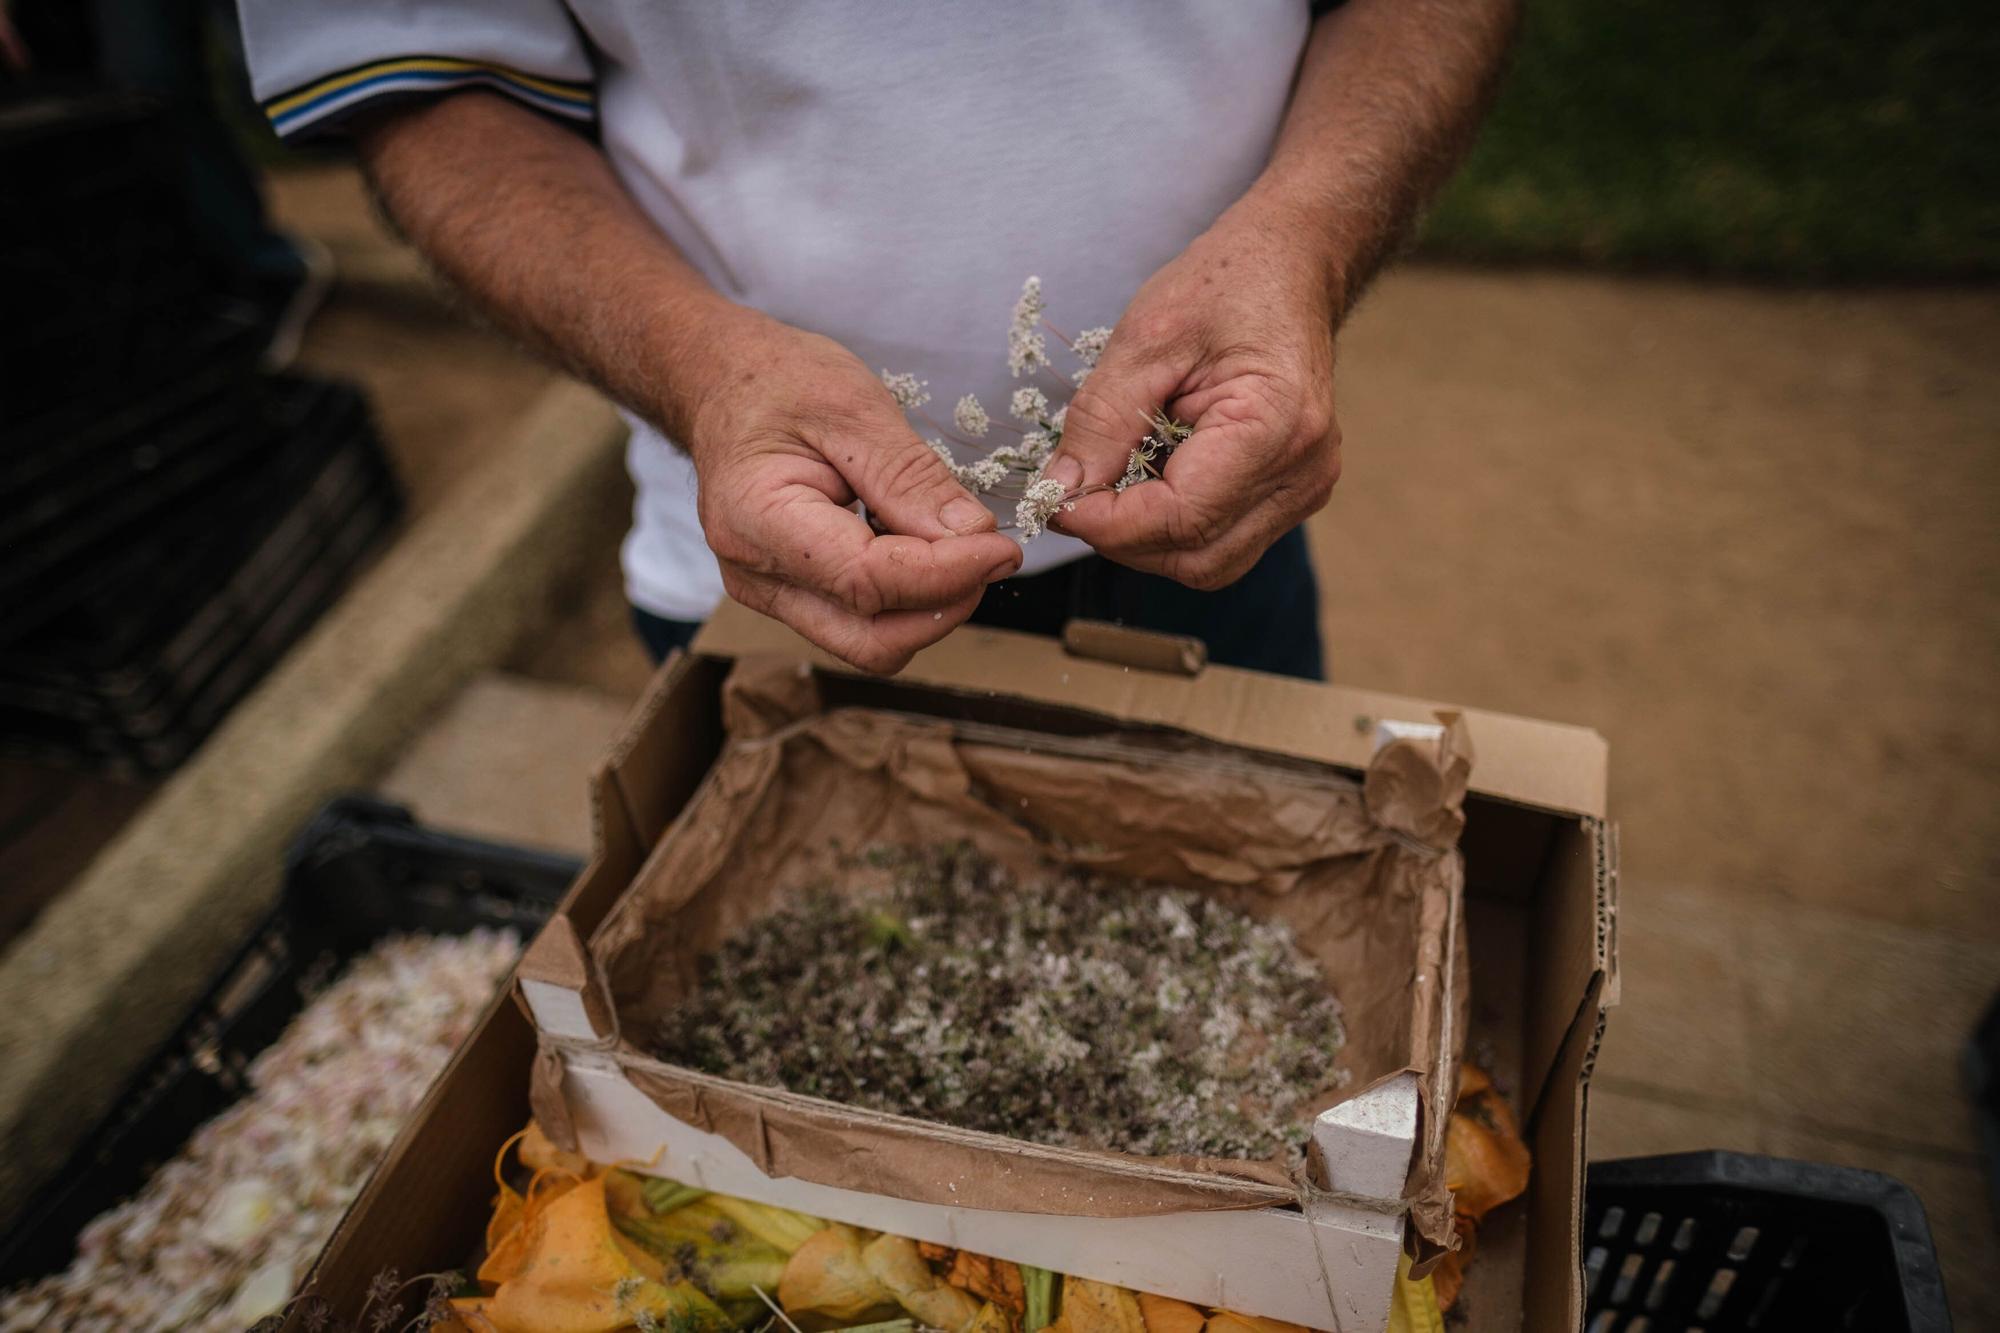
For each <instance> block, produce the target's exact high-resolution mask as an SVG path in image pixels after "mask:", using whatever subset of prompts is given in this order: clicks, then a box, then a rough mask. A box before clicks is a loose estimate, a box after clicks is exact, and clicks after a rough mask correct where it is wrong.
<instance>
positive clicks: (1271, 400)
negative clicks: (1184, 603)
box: [1047, 199, 1340, 588]
mask: <svg viewBox="0 0 2000 1333" xmlns="http://www.w3.org/2000/svg"><path fill="white" fill-rule="evenodd" d="M1298 236H1299V232H1298V230H1297V229H1296V228H1291V227H1287V226H1285V225H1283V220H1282V218H1281V217H1280V216H1278V215H1277V214H1276V212H1275V210H1266V209H1265V208H1264V207H1263V206H1262V205H1261V204H1260V203H1259V202H1258V201H1256V200H1254V199H1246V200H1244V201H1243V202H1242V203H1239V204H1238V205H1237V206H1236V208H1234V209H1232V210H1231V211H1230V212H1229V213H1227V214H1225V215H1224V216H1223V218H1222V219H1221V221H1219V222H1218V223H1217V224H1216V226H1215V227H1214V228H1212V229H1211V230H1209V231H1208V232H1207V233H1206V234H1204V235H1203V236H1202V237H1201V238H1200V239H1198V240H1197V241H1196V242H1195V243H1194V244H1193V245H1192V246H1190V247H1189V248H1188V249H1187V251H1186V252H1185V253H1184V254H1182V255H1181V256H1180V257H1179V258H1178V259H1176V260H1174V261H1173V262H1172V263H1170V264H1168V265H1167V266H1166V267H1165V268H1163V269H1161V270H1160V271H1159V272H1158V273H1155V274H1154V275H1153V277H1152V278H1151V279H1150V280H1148V281H1147V283H1146V285H1145V286H1144V287H1142V288H1140V289H1139V294H1138V296H1136V297H1135V298H1134V299H1133V301H1132V304H1131V305H1130V306H1128V307H1127V308H1126V311H1125V315H1124V317H1123V318H1122V319H1120V320H1119V321H1118V326H1117V328H1116V329H1114V330H1113V331H1112V334H1111V341H1110V342H1109V343H1108V344H1107V345H1106V346H1105V349H1104V353H1103V355H1102V357H1100V358H1099V360H1098V363H1097V368H1096V370H1094V371H1092V372H1091V375H1090V378H1089V379H1088V380H1086V381H1085V382H1084V385H1083V387H1082V388H1081V389H1079V390H1078V391H1077V395H1076V397H1075V398H1074V399H1072V400H1071V402H1070V405H1069V413H1068V416H1067V417H1066V418H1065V420H1064V425H1063V441H1062V447H1061V449H1060V450H1059V451H1058V453H1057V456H1056V458H1055V460H1054V461H1053V462H1051V463H1050V465H1049V469H1048V472H1047V475H1048V476H1050V477H1051V478H1053V479H1054V480H1056V481H1058V482H1061V483H1062V484H1063V486H1064V487H1065V489H1068V490H1072V491H1074V490H1077V489H1080V488H1083V487H1090V486H1101V485H1107V484H1109V483H1110V482H1113V481H1115V480H1117V478H1118V477H1119V476H1120V475H1121V474H1122V473H1123V472H1124V471H1125V461H1126V458H1127V457H1128V456H1129V455H1130V453H1131V451H1132V448H1133V446H1134V445H1136V444H1138V442H1139V440H1140V438H1141V437H1142V436H1144V435H1145V434H1146V432H1147V425H1146V422H1147V420H1148V418H1149V417H1151V416H1152V415H1153V414H1154V413H1155V412H1158V411H1161V410H1163V409H1164V410H1165V411H1166V412H1167V413H1168V415H1170V416H1173V417H1176V418H1178V419H1179V420H1181V421H1184V422H1187V423H1189V424H1191V425H1192V426H1193V427H1194V434H1193V435H1192V436H1190V437H1189V438H1188V439H1187V441H1186V442H1185V443H1183V444H1182V445H1181V446H1180V448H1179V449H1177V450H1176V451H1175V452H1174V454H1173V457H1172V458H1171V459H1169V460H1168V462H1167V465H1166V472H1165V476H1164V477H1163V479H1161V480H1157V481H1149V482H1146V483H1143V484H1141V485H1136V486H1132V487H1130V488H1128V489H1126V490H1125V491H1123V492H1120V493H1116V494H1114V493H1111V492H1109V491H1097V492H1095V493H1092V494H1089V495H1086V496H1083V497H1082V498H1080V499H1078V500H1077V501H1076V507H1075V508H1074V509H1073V510H1070V511H1068V512H1064V513H1060V514H1058V515H1057V516H1056V526H1058V527H1059V528H1061V530H1063V531H1064V532H1068V533H1071V534H1073V535H1075V536H1078V537H1081V538H1082V539H1083V540H1085V541H1087V542H1089V543H1090V544H1091V545H1092V546H1094V547H1096V548H1097V549H1098V550H1099V551H1100V552H1102V553H1103V554H1105V555H1107V556H1109V557H1111V558H1112V559H1113V560H1116V561H1118V562H1119V563H1121V564H1125V565H1130V566H1132V567H1133V568H1135V569H1143V570H1148V571H1150V572H1153V573H1156V574H1164V575H1166V576H1167V577H1168V578H1171V579H1174V580H1177V581H1178V582H1181V583H1185V584H1187V585H1188V586H1189V587H1193V588H1220V587H1223V586H1225V585H1227V584H1230V583H1234V582H1235V581H1236V580H1237V579H1239V578H1241V577H1242V576H1243V575H1244V574H1245V573H1247V572H1248V571H1249V569H1250V566H1252V565H1253V564H1255V563H1256V562H1257V558H1258V557H1259V556H1261V555H1262V554H1263V553H1264V551H1265V549H1266V548H1267V547H1269V546H1270V545H1271V543H1272V542H1274V541H1276V540H1277V539H1278V538H1279V537H1281V536H1283V535H1284V534H1285V533H1286V532H1288V531H1290V530H1291V529H1292V528H1293V527H1294V526H1295V525H1296V524H1298V523H1299V522H1300V521H1301V520H1302V519H1304V518H1305V517H1306V516H1308V515H1309V514H1312V513H1314V512H1315V511H1317V510H1318V509H1319V508H1320V507H1321V506H1322V505H1324V504H1325V503H1326V501H1327V496H1328V495H1329V494H1330V493H1331V492H1332V490H1333V484H1334V482H1336V481H1337V480H1339V478H1340V430H1339V427H1337V426H1336V425H1335V424H1334V417H1333V334H1334V319H1335V311H1334V305H1333V301H1332V299H1331V297H1330V296H1329V295H1328V293H1327V290H1326V285H1325V283H1324V282H1323V281H1322V279H1321V270H1320V269H1319V268H1318V267H1317V266H1316V265H1315V264H1314V263H1313V262H1312V260H1311V258H1310V256H1309V255H1307V254H1305V253H1304V252H1303V251H1302V249H1301V247H1300V245H1299V240H1298Z"/></svg>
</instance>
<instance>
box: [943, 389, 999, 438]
mask: <svg viewBox="0 0 2000 1333" xmlns="http://www.w3.org/2000/svg"><path fill="white" fill-rule="evenodd" d="M951 424H952V425H954V426H956V427H958V428H959V429H960V430H962V431H964V432H965V433H966V434H967V435H970V436H971V437H972V438H973V439H975V440H983V439H985V438H986V432H987V431H989V430H991V429H993V418H992V417H989V416H987V415H986V409H985V408H983V407H981V406H980V405H979V400H978V399H977V398H975V397H973V396H972V395H971V394H967V395H965V397H963V398H961V399H959V400H958V406H957V407H954V408H953V409H952V410H951Z"/></svg>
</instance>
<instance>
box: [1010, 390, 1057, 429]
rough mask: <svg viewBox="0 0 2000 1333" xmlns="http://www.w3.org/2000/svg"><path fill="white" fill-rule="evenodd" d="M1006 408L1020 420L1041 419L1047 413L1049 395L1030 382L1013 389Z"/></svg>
mask: <svg viewBox="0 0 2000 1333" xmlns="http://www.w3.org/2000/svg"><path fill="white" fill-rule="evenodd" d="M1007 410H1008V411H1009V412H1012V413H1013V414H1014V415H1015V417H1017V418H1019V419H1020V420H1022V421H1041V420H1043V419H1044V418H1045V417H1047V416H1048V414H1049V396H1048V395H1047V394H1045V393H1043V392H1042V391H1041V390H1040V389H1037V388H1036V387H1035V386H1034V385H1032V384H1030V385H1027V386H1025V387H1023V388H1019V389H1016V390H1014V401H1013V402H1012V403H1010V404H1009V405H1008V408H1007Z"/></svg>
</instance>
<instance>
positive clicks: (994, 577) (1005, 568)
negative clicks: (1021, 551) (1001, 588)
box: [986, 556, 1020, 583]
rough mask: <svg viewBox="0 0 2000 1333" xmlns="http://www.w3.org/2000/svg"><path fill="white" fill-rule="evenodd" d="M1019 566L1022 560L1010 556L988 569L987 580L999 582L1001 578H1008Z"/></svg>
mask: <svg viewBox="0 0 2000 1333" xmlns="http://www.w3.org/2000/svg"><path fill="white" fill-rule="evenodd" d="M1019 568H1020V562H1019V561H1018V560H1015V559H1014V558H1013V557H1011V556H1010V557H1008V558H1007V559H1005V560H1002V561H1001V562H1000V563H999V564H997V565H995V566H993V568H991V569H989V570H987V571H986V581H987V582H988V583H998V582H999V581H1000V580H1001V579H1004V578H1006V577H1007V576H1008V575H1009V574H1012V573H1013V572H1014V571H1015V570H1016V569H1019Z"/></svg>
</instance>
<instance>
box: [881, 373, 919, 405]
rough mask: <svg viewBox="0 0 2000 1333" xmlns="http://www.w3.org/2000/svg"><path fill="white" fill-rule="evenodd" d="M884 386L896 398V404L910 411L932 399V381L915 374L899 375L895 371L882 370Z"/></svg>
mask: <svg viewBox="0 0 2000 1333" xmlns="http://www.w3.org/2000/svg"><path fill="white" fill-rule="evenodd" d="M882 387H883V388H885V389H887V390H888V391H889V392H890V394H891V395H892V396H893V397H894V398H895V400H896V406H898V407H900V408H902V409H904V410H905V411H908V410H909V409H911V408H915V407H922V406H923V405H924V404H925V403H928V402H929V401H930V400H931V395H930V381H928V380H920V379H918V378H917V377H916V376H915V375H898V374H896V373H895V372H893V371H889V370H884V371H883V372H882Z"/></svg>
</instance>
